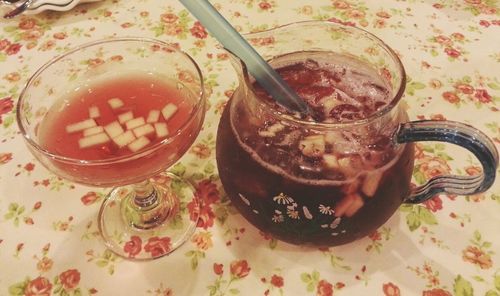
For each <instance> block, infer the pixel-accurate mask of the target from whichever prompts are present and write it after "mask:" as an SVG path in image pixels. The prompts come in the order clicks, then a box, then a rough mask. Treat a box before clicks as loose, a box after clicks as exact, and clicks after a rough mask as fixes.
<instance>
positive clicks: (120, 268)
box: [0, 0, 500, 296]
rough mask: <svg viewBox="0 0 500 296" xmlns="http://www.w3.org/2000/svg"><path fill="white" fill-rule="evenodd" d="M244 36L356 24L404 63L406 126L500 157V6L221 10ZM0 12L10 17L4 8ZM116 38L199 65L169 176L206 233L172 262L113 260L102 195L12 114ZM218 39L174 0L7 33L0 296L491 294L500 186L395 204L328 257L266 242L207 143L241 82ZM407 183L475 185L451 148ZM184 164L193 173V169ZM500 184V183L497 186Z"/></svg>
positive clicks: (120, 3)
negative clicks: (203, 115)
mask: <svg viewBox="0 0 500 296" xmlns="http://www.w3.org/2000/svg"><path fill="white" fill-rule="evenodd" d="M212 4H214V6H216V8H218V9H219V10H220V11H221V13H222V14H223V15H224V16H225V17H227V18H228V20H229V21H230V22H231V23H232V24H233V25H234V26H235V27H236V28H237V29H238V30H239V31H241V32H250V31H257V30H262V29H267V28H272V27H275V26H278V25H282V24H286V23H289V22H294V21H301V20H317V19H322V20H330V21H333V22H342V23H348V24H351V25H355V26H359V27H362V28H365V29H366V30H368V31H370V32H372V33H374V34H376V35H378V36H379V37H380V38H381V39H383V40H385V41H386V42H387V43H388V44H389V45H390V46H391V47H393V48H394V49H395V50H396V51H397V53H398V54H399V55H400V57H401V59H402V61H403V64H404V65H405V67H406V71H407V75H408V78H409V79H408V83H407V88H406V93H405V97H404V101H406V103H407V104H408V112H409V114H410V117H411V119H424V118H425V119H438V120H439V119H449V120H457V121H462V122H466V123H469V124H472V125H474V126H475V127H477V128H478V129H480V130H482V131H484V132H485V133H486V134H487V135H489V136H490V137H491V138H492V139H493V140H494V141H495V142H496V145H497V148H498V147H500V112H499V109H498V108H499V104H500V47H499V44H500V2H498V1H495V0H462V1H459V0H434V1H428V0H406V1H402V0H398V1H395V0H392V1H390V0H381V1H362V0H360V1H355V0H345V1H341V0H315V1H306V0H295V1H285V0H216V1H212ZM0 9H2V11H5V8H0ZM109 36H144V37H152V38H158V39H161V40H165V41H168V42H172V43H177V44H178V45H179V46H180V47H181V48H182V49H184V50H185V51H186V52H188V53H189V54H190V55H192V56H193V57H194V59H195V60H196V61H197V62H198V63H199V65H200V66H201V68H202V71H203V73H204V75H205V77H206V86H207V90H208V94H209V96H208V100H209V105H210V108H209V110H208V113H207V119H206V123H205V126H204V129H203V131H202V132H201V134H200V136H199V138H198V139H197V141H196V143H195V144H194V146H193V147H192V148H191V149H190V151H189V152H188V153H187V155H186V156H185V157H183V158H182V159H181V161H180V162H179V164H178V168H185V169H186V171H187V172H190V174H193V175H194V174H196V177H197V178H196V180H197V181H196V182H197V183H196V184H197V190H198V191H199V193H200V194H201V196H202V198H205V199H207V200H215V202H213V203H206V204H205V209H204V210H205V215H204V216H203V223H200V225H199V227H198V228H197V230H196V232H195V234H194V235H193V236H192V238H191V240H190V241H188V242H187V243H186V244H184V245H183V246H182V247H181V248H180V249H178V250H177V251H176V252H175V253H173V254H172V255H170V256H167V257H163V258H161V259H158V260H155V261H149V262H130V261H127V260H123V259H121V258H119V257H117V256H115V255H113V254H112V253H111V252H109V251H107V250H106V248H105V247H104V245H103V244H102V243H101V241H100V238H99V235H98V230H97V223H96V218H97V212H98V210H99V206H100V203H101V201H102V200H103V198H104V195H105V194H106V192H107V191H108V190H109V189H101V188H90V187H84V186H81V185H77V184H72V183H70V182H68V181H65V180H62V179H60V178H58V177H57V176H55V175H53V174H51V173H50V172H48V171H47V170H46V169H45V168H44V167H42V166H41V165H40V164H39V163H38V162H37V161H36V160H35V159H34V157H33V156H32V155H31V154H30V153H29V152H28V150H27V148H26V147H25V146H24V143H23V141H22V138H21V136H20V134H19V132H18V129H17V125H16V123H15V103H16V101H17V97H18V96H19V94H20V91H21V89H22V87H23V84H24V83H25V82H26V80H27V79H28V78H29V76H30V75H31V74H32V73H33V72H34V71H35V70H36V69H37V68H38V67H40V66H41V65H42V64H43V63H45V62H46V61H47V60H48V59H50V58H52V57H54V56H56V55H58V54H61V53H63V52H64V51H65V50H67V49H69V48H72V47H74V46H77V45H80V44H82V43H85V42H89V41H93V40H96V39H100V38H103V37H109ZM224 56H225V55H224V54H223V51H222V49H221V48H220V46H218V43H217V42H216V41H215V40H214V39H213V38H212V37H211V36H210V35H208V34H207V32H206V31H205V30H204V29H203V27H201V26H200V25H199V23H196V22H195V19H194V18H193V17H192V16H191V15H190V14H189V13H188V12H187V11H186V10H185V9H184V8H183V7H182V6H181V4H180V3H178V2H177V1H160V0H139V1H132V0H106V1H99V2H95V3H88V4H81V5H79V6H77V7H75V8H74V9H72V10H70V11H66V12H54V11H43V12H41V13H39V14H27V15H24V16H20V17H17V18H14V19H12V20H3V19H2V21H1V23H0V81H1V83H0V116H1V119H0V139H1V140H0V295H51V294H52V295H169V296H171V295H176V296H177V295H391V296H394V295H425V296H431V295H434V296H437V295H439V296H444V295H459V296H465V295H487V296H493V295H500V234H499V229H500V215H498V213H499V211H500V181H498V180H497V182H496V183H495V184H494V185H493V187H492V188H491V189H490V190H489V191H487V192H485V193H483V194H478V195H474V196H466V197H463V196H447V195H440V196H437V197H435V198H434V199H432V200H431V201H428V202H426V203H424V204H421V205H414V206H403V207H401V209H400V210H399V211H398V212H397V213H396V214H394V216H393V217H392V218H391V219H390V220H389V221H388V222H387V223H386V224H385V225H384V226H383V227H381V228H380V229H379V230H378V231H376V232H375V233H373V234H372V235H370V236H369V237H366V238H364V239H361V240H359V241H357V242H355V243H353V244H349V245H345V246H340V247H332V248H324V249H317V248H310V247H300V246H293V245H289V244H286V243H283V242H280V241H277V240H275V239H273V238H271V237H268V236H266V235H263V234H261V233H259V231H257V230H256V229H255V228H254V227H253V226H251V225H250V224H249V223H247V222H246V221H245V220H244V219H243V218H242V217H241V216H240V215H239V214H238V213H237V212H236V211H235V210H234V208H232V207H231V204H230V202H229V201H228V200H227V198H226V196H225V195H224V191H223V188H222V187H221V184H220V182H219V181H218V178H217V170H216V163H215V140H214V139H215V134H216V129H217V123H218V120H219V117H220V114H221V110H222V108H223V106H224V103H225V102H226V101H227V100H228V96H229V94H230V93H231V91H232V90H234V89H235V87H236V86H237V78H236V74H235V72H234V70H233V69H232V67H231V65H230V62H229V61H228V59H226V58H224ZM416 157H417V163H416V165H417V166H416V168H417V169H416V170H415V172H414V178H415V179H418V178H420V180H425V179H426V178H429V176H432V175H433V174H435V173H440V172H454V173H459V174H474V173H476V172H477V170H478V169H479V168H478V163H477V161H476V160H475V159H474V158H473V157H471V156H470V155H469V154H468V153H467V152H465V151H464V150H461V149H459V148H456V147H453V146H451V145H441V144H435V143H426V144H424V145H419V146H418V149H417V151H416ZM193 163H196V164H197V167H193ZM497 179H498V178H497Z"/></svg>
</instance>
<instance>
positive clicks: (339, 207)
mask: <svg viewBox="0 0 500 296" xmlns="http://www.w3.org/2000/svg"><path fill="white" fill-rule="evenodd" d="M353 201H354V195H352V194H350V195H346V196H344V197H343V198H342V199H341V200H340V201H339V202H338V203H337V204H336V205H335V207H334V208H333V210H334V211H335V213H334V215H335V217H342V216H344V213H345V212H346V211H347V209H348V208H349V207H350V206H351V204H352V203H353Z"/></svg>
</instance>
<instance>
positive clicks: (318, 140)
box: [299, 135, 325, 157]
mask: <svg viewBox="0 0 500 296" xmlns="http://www.w3.org/2000/svg"><path fill="white" fill-rule="evenodd" d="M299 149H300V151H301V152H302V154H304V155H305V156H308V157H321V156H323V154H324V153H325V139H324V137H323V135H311V136H307V137H305V138H304V139H302V140H301V141H300V143H299Z"/></svg>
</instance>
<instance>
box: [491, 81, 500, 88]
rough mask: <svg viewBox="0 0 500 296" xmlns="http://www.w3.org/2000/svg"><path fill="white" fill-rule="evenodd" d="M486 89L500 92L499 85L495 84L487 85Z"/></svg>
mask: <svg viewBox="0 0 500 296" xmlns="http://www.w3.org/2000/svg"><path fill="white" fill-rule="evenodd" d="M488 87H489V88H491V89H494V90H500V85H498V84H496V83H495V82H491V83H488Z"/></svg>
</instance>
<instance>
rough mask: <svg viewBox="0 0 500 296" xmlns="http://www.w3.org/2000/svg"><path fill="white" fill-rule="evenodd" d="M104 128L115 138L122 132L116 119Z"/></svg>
mask: <svg viewBox="0 0 500 296" xmlns="http://www.w3.org/2000/svg"><path fill="white" fill-rule="evenodd" d="M104 130H105V131H106V133H107V134H108V135H109V136H110V137H111V138H116V137H118V136H119V135H121V134H123V128H122V126H121V125H120V123H119V122H118V121H116V120H115V121H113V122H111V123H110V124H108V125H106V126H105V127H104Z"/></svg>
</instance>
